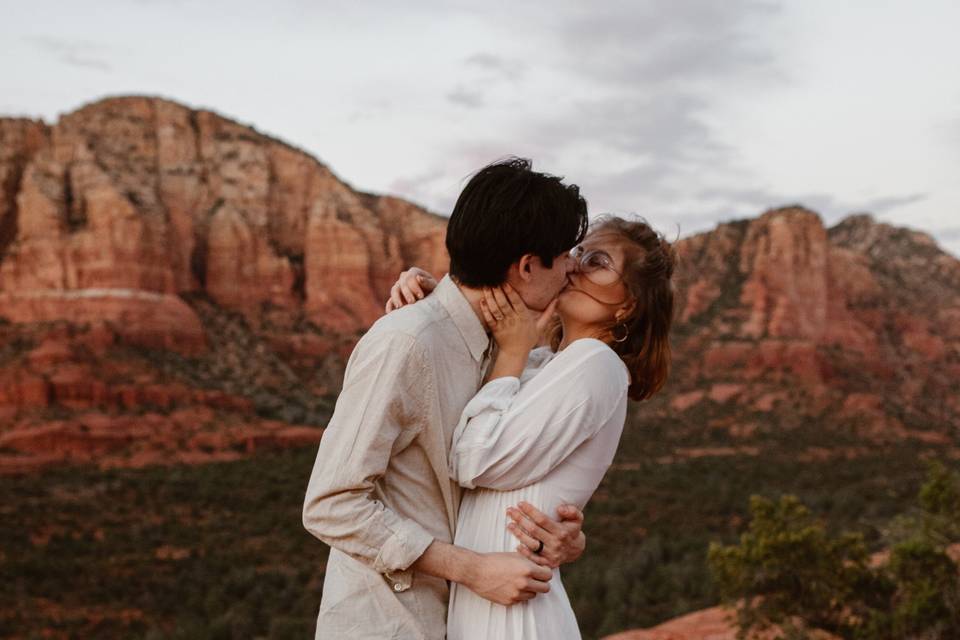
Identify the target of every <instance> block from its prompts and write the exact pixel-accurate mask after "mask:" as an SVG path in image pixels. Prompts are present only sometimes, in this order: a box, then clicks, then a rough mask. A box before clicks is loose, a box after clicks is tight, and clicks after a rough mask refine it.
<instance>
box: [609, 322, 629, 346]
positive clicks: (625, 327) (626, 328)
mask: <svg viewBox="0 0 960 640" xmlns="http://www.w3.org/2000/svg"><path fill="white" fill-rule="evenodd" d="M617 327H623V337H622V338H618V337H617V336H616V335H614V336H613V341H614V342H616V343H620V342H624V341H626V339H627V337H628V336H629V335H630V327H628V326H627V325H625V324H618V325H617V326H616V327H614V329H616V328H617ZM611 333H612V332H611Z"/></svg>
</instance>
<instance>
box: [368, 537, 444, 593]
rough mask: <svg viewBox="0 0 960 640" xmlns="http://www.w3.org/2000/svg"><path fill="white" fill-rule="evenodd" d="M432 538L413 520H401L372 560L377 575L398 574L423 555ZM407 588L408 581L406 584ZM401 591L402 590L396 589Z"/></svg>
mask: <svg viewBox="0 0 960 640" xmlns="http://www.w3.org/2000/svg"><path fill="white" fill-rule="evenodd" d="M432 542H433V536H432V535H430V534H429V533H427V532H426V530H425V529H424V528H423V527H421V526H420V525H419V524H417V523H416V522H414V521H413V520H402V521H400V523H399V526H398V527H397V528H396V529H395V530H394V531H393V534H392V535H391V536H390V537H389V538H387V541H386V542H385V543H384V544H383V546H382V547H380V553H378V554H377V557H376V558H374V560H373V569H374V571H376V572H377V573H383V574H387V575H388V577H389V574H400V573H401V572H404V571H405V570H406V569H407V568H408V567H409V566H410V565H411V564H413V563H414V562H416V560H417V558H419V557H420V556H422V555H423V552H424V551H426V550H427V547H429V546H430V543H432ZM407 586H408V587H409V581H408V583H407ZM396 590H397V591H402V590H403V589H396Z"/></svg>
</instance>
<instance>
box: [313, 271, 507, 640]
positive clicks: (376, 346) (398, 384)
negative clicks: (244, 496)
mask: <svg viewBox="0 0 960 640" xmlns="http://www.w3.org/2000/svg"><path fill="white" fill-rule="evenodd" d="M490 345H491V343H490V340H489V338H488V336H487V333H486V331H485V330H484V327H483V325H482V324H481V322H480V320H479V318H478V317H477V315H476V313H474V311H473V309H472V308H471V306H470V303H469V302H467V299H466V298H465V297H464V296H463V294H462V293H461V292H460V289H459V288H458V287H457V285H456V284H455V283H454V282H453V281H452V280H451V279H450V277H449V276H447V277H444V278H443V279H442V280H441V281H440V283H439V284H438V285H437V288H436V290H435V291H434V293H433V294H432V295H430V296H428V297H427V298H425V299H424V300H422V301H420V302H418V303H417V304H413V305H409V306H406V307H403V308H402V309H399V310H397V311H394V312H393V313H390V314H388V315H386V316H384V317H382V318H380V319H379V320H378V321H377V322H376V323H374V325H373V327H371V328H370V330H369V331H368V332H367V333H366V335H364V336H363V338H362V339H361V340H360V342H359V343H357V346H356V348H355V349H354V350H353V353H352V354H351V356H350V360H349V361H348V363H347V369H346V373H345V374H344V380H343V390H342V391H341V392H340V396H339V398H337V404H336V408H335V409H334V413H333V417H332V418H331V420H330V423H329V424H328V426H327V429H326V431H325V432H324V435H323V440H322V441H321V442H320V449H319V451H318V452H317V459H316V462H315V463H314V466H313V472H312V473H311V475H310V483H309V485H308V487H307V493H306V498H305V500H304V504H303V524H304V526H305V527H306V528H307V530H308V531H310V533H312V534H313V535H314V536H316V537H317V538H319V539H320V540H322V541H323V542H325V543H327V544H328V545H330V558H329V560H328V562H327V569H326V575H325V578H324V584H323V597H322V599H321V602H320V614H319V616H318V618H317V633H316V637H317V638H349V639H351V640H353V639H357V640H361V639H365V638H370V639H374V638H375V639H377V640H384V639H386V638H402V639H407V638H410V639H414V638H416V639H430V640H433V639H437V640H442V639H443V638H444V637H445V635H446V612H447V599H448V585H447V582H446V580H443V579H441V578H436V577H433V576H429V575H426V574H423V573H415V572H413V571H412V570H411V569H409V567H410V565H411V564H412V563H413V562H414V561H415V560H416V559H417V558H419V557H420V556H421V555H422V554H423V552H424V551H425V550H426V549H427V547H428V546H430V543H431V542H433V540H434V539H436V540H441V541H443V542H448V543H449V542H452V541H453V536H454V528H455V526H456V521H457V509H458V508H459V505H460V488H459V486H458V485H457V484H456V482H453V481H452V480H451V479H450V474H449V470H448V469H449V465H448V452H449V451H450V443H451V438H452V435H453V430H454V429H455V428H456V426H457V422H458V421H459V419H460V413H461V412H462V411H463V408H464V407H465V406H466V404H467V402H469V400H470V399H471V398H472V397H473V396H474V394H475V393H476V392H477V390H478V389H479V388H480V385H481V382H482V379H483V375H484V369H485V367H486V365H487V361H488V358H487V355H488V354H487V352H488V350H489V348H490Z"/></svg>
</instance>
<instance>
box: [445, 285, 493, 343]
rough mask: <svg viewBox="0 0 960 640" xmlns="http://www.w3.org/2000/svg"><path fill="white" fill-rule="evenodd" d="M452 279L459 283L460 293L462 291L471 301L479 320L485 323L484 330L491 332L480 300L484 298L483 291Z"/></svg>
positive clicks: (471, 306) (468, 300)
mask: <svg viewBox="0 0 960 640" xmlns="http://www.w3.org/2000/svg"><path fill="white" fill-rule="evenodd" d="M451 280H453V283H454V284H455V285H457V288H458V289H460V293H462V294H463V297H464V298H466V299H467V302H469V303H470V308H471V309H473V312H474V313H475V314H477V320H479V321H480V324H482V325H483V328H484V330H485V331H487V333H489V332H490V330H489V329H488V328H487V323H486V321H485V320H484V319H483V312H482V311H481V310H480V301H481V300H483V292H482V291H480V289H474V288H472V287H468V286H467V285H465V284H460V283H459V282H457V281H456V280H454V279H453V278H451Z"/></svg>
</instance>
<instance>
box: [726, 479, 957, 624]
mask: <svg viewBox="0 0 960 640" xmlns="http://www.w3.org/2000/svg"><path fill="white" fill-rule="evenodd" d="M918 502H919V509H918V513H917V514H916V515H908V516H901V517H899V518H897V519H895V521H894V523H893V525H892V526H891V527H890V529H889V531H890V532H893V535H894V537H896V538H899V541H898V542H896V544H894V545H893V547H892V548H891V549H890V553H889V555H888V557H887V558H886V560H885V561H883V562H881V563H880V564H879V565H876V564H871V563H870V560H869V555H868V553H867V548H866V545H865V544H864V540H863V537H862V535H861V534H859V533H850V532H842V533H840V534H837V535H831V534H829V533H828V532H827V529H826V527H825V525H824V524H823V523H822V522H820V521H818V520H817V519H815V518H814V516H813V515H812V514H811V512H810V511H809V510H808V509H807V508H806V507H805V506H803V504H801V503H800V501H799V500H798V499H797V498H795V497H794V496H790V495H787V496H782V497H781V498H780V500H779V501H778V502H773V501H771V500H768V499H765V498H762V497H760V496H753V497H752V498H751V500H750V512H751V516H752V520H751V522H750V525H749V529H748V531H747V532H746V533H744V534H743V535H742V536H741V537H740V543H739V545H731V546H723V545H721V544H718V543H711V545H710V549H709V551H708V562H709V565H710V570H711V572H712V574H713V577H714V580H715V582H716V584H717V587H718V590H719V592H720V595H721V598H722V600H723V601H724V602H725V603H727V604H728V605H733V606H735V607H736V610H737V625H738V630H739V633H738V637H740V638H746V637H747V636H748V635H749V633H750V632H751V631H753V630H762V629H765V628H768V627H770V626H771V625H778V626H779V627H780V628H781V629H782V630H783V633H784V634H785V635H784V637H786V638H797V639H799V638H808V637H813V636H812V635H811V634H812V633H813V632H815V631H825V632H828V633H831V634H834V635H836V636H839V637H841V638H844V639H850V640H894V639H896V640H904V639H907V638H917V639H920V638H923V639H924V640H949V639H952V638H957V637H960V567H958V565H957V563H956V562H954V561H953V560H952V559H951V557H950V556H949V555H948V554H947V546H948V545H950V544H951V543H953V542H956V541H958V540H960V474H957V473H956V472H951V471H949V470H948V469H946V468H945V467H944V466H943V465H941V464H933V465H931V466H930V468H929V471H928V475H927V481H926V483H925V484H924V485H923V487H922V488H921V490H920V492H919V496H918Z"/></svg>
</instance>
